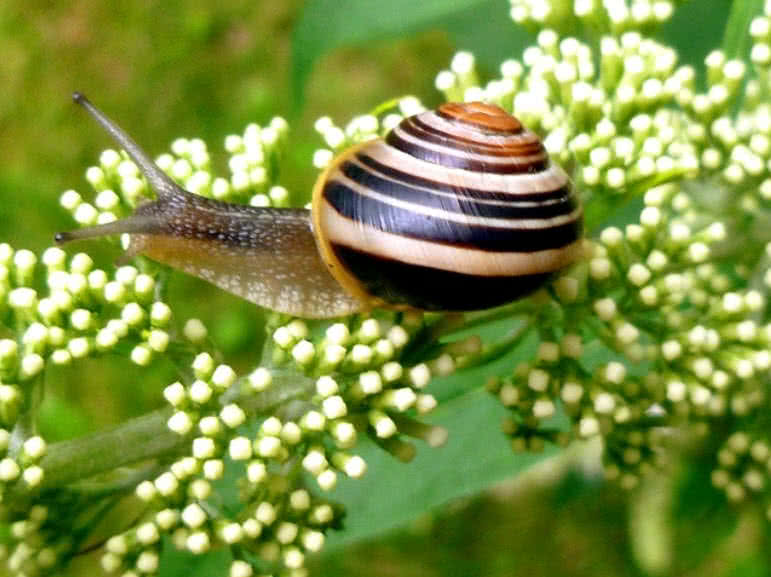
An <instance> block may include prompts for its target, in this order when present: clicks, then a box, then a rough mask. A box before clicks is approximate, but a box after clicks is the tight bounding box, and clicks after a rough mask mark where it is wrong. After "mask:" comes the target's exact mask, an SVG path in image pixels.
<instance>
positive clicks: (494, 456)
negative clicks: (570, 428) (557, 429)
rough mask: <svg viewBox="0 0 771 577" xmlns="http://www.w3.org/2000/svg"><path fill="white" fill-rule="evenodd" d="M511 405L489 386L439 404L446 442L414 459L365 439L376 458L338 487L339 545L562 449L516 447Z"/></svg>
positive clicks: (437, 416) (335, 538)
mask: <svg viewBox="0 0 771 577" xmlns="http://www.w3.org/2000/svg"><path fill="white" fill-rule="evenodd" d="M506 412H507V411H506V409H504V407H503V406H502V405H501V404H500V403H499V402H498V401H497V400H496V399H494V398H493V397H492V396H491V395H489V394H488V393H486V392H484V391H483V390H474V391H472V392H470V393H467V394H466V395H463V396H460V397H458V398H456V399H453V400H451V401H448V402H446V403H444V404H442V405H440V406H439V408H438V409H437V410H436V411H435V413H434V414H432V418H431V419H430V420H431V422H432V423H433V424H436V425H441V426H444V427H446V428H447V429H448V430H449V432H450V438H449V440H448V442H447V444H446V445H445V446H444V447H440V448H435V449H432V448H429V447H426V446H424V445H422V446H420V447H418V454H417V456H416V457H415V459H414V461H412V462H411V463H409V464H404V463H401V462H398V461H397V460H396V459H394V458H393V457H391V456H390V455H388V454H387V453H385V452H384V451H383V450H381V449H380V448H378V447H376V446H375V445H374V444H372V443H361V444H360V445H359V447H357V453H359V454H360V455H361V456H362V457H363V458H364V459H365V460H366V461H367V466H368V472H367V475H366V476H365V477H364V478H363V479H358V480H350V479H345V480H342V481H341V483H340V485H339V486H338V488H337V489H336V490H335V492H334V493H333V494H332V495H331V496H332V498H333V499H335V500H337V501H340V502H342V503H344V504H345V506H346V508H347V511H348V514H347V517H346V519H345V528H344V530H343V531H341V532H339V533H335V534H330V535H329V546H330V547H335V546H340V545H343V544H346V543H350V542H353V541H358V540H361V539H366V538H370V537H373V536H375V535H378V534H381V533H383V532H385V531H388V530H389V529H393V528H395V527H399V526H402V525H405V524H406V523H408V522H410V521H412V520H414V519H415V518H416V517H418V516H420V515H421V514H424V513H426V512H427V511H429V510H430V509H431V508H434V507H437V506H439V505H441V504H443V503H446V502H448V501H450V500H451V499H455V498H457V497H462V496H464V495H470V494H473V493H477V492H479V491H481V490H483V489H485V488H487V487H489V486H491V485H492V484H494V483H496V482H498V481H501V480H503V479H506V478H508V477H512V476H513V475H516V474H518V473H520V472H522V471H525V470H527V469H528V468H530V467H531V466H532V465H533V464H535V463H537V462H539V461H541V460H542V459H544V458H546V457H549V456H552V455H554V454H555V453H556V452H557V451H558V449H557V448H555V447H548V448H547V449H546V450H545V451H544V452H542V453H538V454H532V453H527V454H518V453H514V452H512V450H511V446H510V444H509V442H508V440H507V438H506V437H505V436H504V435H503V434H502V433H501V431H500V427H499V426H498V424H499V423H500V421H501V419H502V418H503V417H504V415H505V414H506Z"/></svg>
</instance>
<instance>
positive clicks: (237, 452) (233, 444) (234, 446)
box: [228, 437, 252, 461]
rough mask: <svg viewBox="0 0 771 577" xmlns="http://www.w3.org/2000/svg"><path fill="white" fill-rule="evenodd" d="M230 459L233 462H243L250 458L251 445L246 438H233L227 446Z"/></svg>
mask: <svg viewBox="0 0 771 577" xmlns="http://www.w3.org/2000/svg"><path fill="white" fill-rule="evenodd" d="M228 453H229V454H230V458H231V459H233V460H234V461H245V460H247V459H251V458H252V443H251V441H249V439H247V438H246V437H235V438H233V439H231V440H230V444H229V446H228Z"/></svg>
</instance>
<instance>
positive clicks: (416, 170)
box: [313, 102, 582, 310]
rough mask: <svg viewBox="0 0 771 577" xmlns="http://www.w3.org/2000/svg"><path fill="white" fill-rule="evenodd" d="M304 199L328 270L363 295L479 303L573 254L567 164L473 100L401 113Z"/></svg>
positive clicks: (513, 294) (493, 301)
mask: <svg viewBox="0 0 771 577" xmlns="http://www.w3.org/2000/svg"><path fill="white" fill-rule="evenodd" d="M313 202H314V207H313V208H314V210H313V221H314V229H315V233H316V237H317V242H318V245H319V249H320V251H321V254H322V257H323V258H324V260H325V261H326V263H327V266H328V267H329V269H330V272H331V273H332V275H333V276H334V277H335V278H336V279H337V280H338V282H340V283H341V284H342V285H343V287H344V288H346V289H347V290H348V291H349V292H351V293H352V294H353V295H354V296H356V297H358V298H360V299H362V300H365V302H370V303H372V304H380V303H382V302H387V303H391V304H397V305H398V304H403V305H405V306H407V307H416V308H421V309H427V310H472V309H482V308H489V307H492V306H496V305H499V304H503V303H506V302H509V301H511V300H514V299H516V298H518V297H522V296H524V295H526V294H528V293H530V292H532V291H533V290H535V289H537V288H538V287H540V286H541V285H542V284H543V283H544V282H545V281H546V280H547V279H548V278H549V277H550V276H551V275H552V274H553V273H554V272H555V271H558V270H560V269H562V268H564V267H565V266H567V265H568V264H570V263H571V262H573V261H574V260H576V259H577V258H578V256H579V253H580V242H581V241H580V239H581V234H582V209H581V206H580V203H579V198H578V195H577V193H576V191H575V190H574V188H573V185H572V183H571V182H570V180H569V178H568V176H567V174H565V172H564V171H563V170H562V169H561V168H560V167H558V166H557V165H555V164H552V163H551V162H550V160H549V158H548V155H547V154H546V151H545V149H544V147H543V144H542V143H541V141H540V140H539V138H538V137H537V136H536V135H535V134H534V133H533V132H530V131H529V130H527V129H526V128H524V127H523V126H522V125H521V124H520V122H519V121H518V120H517V119H516V118H514V117H513V116H511V115H509V114H508V113H506V112H505V111H504V110H503V109H501V108H498V107H497V106H493V105H489V104H484V103H480V102H472V103H462V104H458V103H448V104H444V105H442V106H441V107H439V109H437V110H435V111H428V112H424V113H421V114H418V115H415V116H412V117H410V118H406V119H405V120H403V121H402V122H401V123H400V124H399V125H398V126H397V127H396V128H394V130H392V131H391V132H390V133H389V134H388V136H387V137H386V138H385V139H384V140H373V141H369V142H366V143H364V144H362V145H360V146H358V147H355V148H353V149H351V150H349V151H347V152H345V153H344V154H343V155H341V156H340V157H339V158H338V159H336V161H335V162H334V163H333V164H332V165H331V166H330V167H329V168H328V169H327V171H326V172H325V174H323V175H322V177H321V178H320V179H319V182H318V183H317V186H316V189H315V190H314V200H313Z"/></svg>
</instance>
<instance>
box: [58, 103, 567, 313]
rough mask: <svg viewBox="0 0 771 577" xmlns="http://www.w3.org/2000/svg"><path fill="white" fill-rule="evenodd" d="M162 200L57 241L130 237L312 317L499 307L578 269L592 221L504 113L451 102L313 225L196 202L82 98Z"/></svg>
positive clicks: (370, 150) (336, 186) (344, 157)
mask: <svg viewBox="0 0 771 577" xmlns="http://www.w3.org/2000/svg"><path fill="white" fill-rule="evenodd" d="M73 99H74V100H75V102H77V103H78V104H80V105H82V106H83V107H84V108H85V109H86V110H87V111H88V112H89V113H90V114H91V115H92V116H93V117H94V118H95V119H96V120H97V121H98V122H99V123H100V124H101V125H102V126H103V127H104V129H105V130H107V132H109V133H110V135H111V136H112V137H113V139H114V140H115V141H116V142H117V143H118V144H120V145H121V146H122V147H123V148H124V149H125V150H126V152H127V153H128V154H129V156H130V157H131V158H132V160H134V162H135V163H136V164H137V165H138V166H139V168H140V169H141V171H142V173H143V174H144V175H145V177H146V178H147V180H148V181H149V183H150V185H151V186H152V188H153V189H154V190H155V192H156V194H157V196H158V198H157V200H155V201H152V202H146V203H144V204H141V205H140V206H139V207H137V209H136V211H135V213H134V214H133V215H132V216H130V217H128V218H126V219H124V220H120V221H117V222H113V223H109V224H104V225H99V226H94V227H89V228H83V229H80V230H75V231H72V232H66V233H59V234H57V235H56V240H57V241H58V242H66V241H70V240H75V239H81V238H87V237H94V236H103V235H112V234H121V233H130V234H131V237H130V238H131V242H130V246H129V253H130V254H131V255H133V254H139V253H141V254H145V255H147V256H148V257H150V258H152V259H154V260H157V261H160V262H163V263H166V264H169V265H171V266H172V267H174V268H177V269H180V270H182V271H184V272H187V273H189V274H192V275H195V276H198V277H200V278H203V279H205V280H207V281H209V282H211V283H213V284H215V285H217V286H219V287H221V288H223V289H225V290H227V291H230V292H232V293H235V294H237V295H239V296H241V297H243V298H245V299H247V300H249V301H252V302H254V303H257V304H259V305H261V306H264V307H266V308H269V309H272V310H275V311H279V312H284V313H288V314H291V315H296V316H301V317H306V318H323V317H336V316H342V315H347V314H350V313H353V312H357V311H366V310H368V309H371V308H373V307H381V306H382V307H390V308H404V309H407V308H415V309H424V310H447V311H461V310H474V309H485V308H490V307H494V306H497V305H501V304H504V303H507V302H510V301H512V300H515V299H517V298H520V297H522V296H525V295H527V294H528V293H531V292H533V291H534V290H536V289H537V288H538V287H540V286H542V285H543V284H544V283H545V282H546V281H547V280H548V278H549V277H550V276H551V275H552V274H553V273H555V272H556V271H558V270H560V269H562V268H564V267H566V266H567V265H569V264H570V263H572V262H573V261H575V260H576V259H578V258H579V256H580V253H581V232H582V210H581V206H580V203H579V198H578V195H577V193H576V191H575V190H574V188H573V185H572V184H571V182H570V180H569V178H568V176H567V175H566V174H565V172H564V171H563V170H562V169H561V168H559V167H558V166H557V165H555V164H552V163H551V162H550V161H549V158H548V156H547V154H546V151H545V149H544V147H543V145H542V143H541V142H540V140H539V139H538V137H537V136H536V135H535V134H534V133H532V132H530V131H529V130H527V129H525V128H524V127H523V126H522V125H521V124H520V122H519V121H518V120H517V119H516V118H514V117H513V116H510V115H509V114H508V113H506V112H505V111H504V110H502V109H500V108H498V107H496V106H493V105H489V104H483V103H480V102H471V103H463V104H456V103H448V104H443V105H442V106H440V107H439V108H438V109H437V110H436V111H428V112H424V113H421V114H418V115H416V116H412V117H410V118H406V119H405V120H403V121H402V122H401V124H399V126H397V127H396V128H395V129H394V130H392V131H391V132H390V133H389V134H388V135H387V136H386V138H385V139H376V140H371V141H367V142H365V143H362V144H360V145H358V146H354V147H353V148H351V149H349V150H347V151H345V152H343V153H342V154H341V155H340V156H339V157H337V158H336V159H335V160H334V161H333V162H332V163H331V165H330V166H329V167H328V168H327V169H326V170H325V171H324V172H323V173H322V174H321V176H320V177H319V179H318V181H317V183H316V185H315V187H314V190H313V205H312V210H311V211H308V210H305V209H279V208H257V207H252V206H244V205H239V204H232V203H226V202H221V201H215V200H211V199H207V198H204V197H201V196H198V195H194V194H191V193H189V192H187V191H185V190H183V189H182V188H180V187H179V186H178V185H177V184H176V183H174V182H173V181H172V180H171V178H170V177H168V176H167V175H166V174H165V173H164V172H163V171H162V170H160V169H159V168H158V167H157V166H156V165H155V164H154V163H153V162H152V160H150V158H149V157H148V156H147V155H146V154H145V153H144V152H143V151H142V150H141V149H140V148H139V146H137V144H136V143H135V142H134V141H133V140H132V139H131V138H130V137H129V136H128V135H127V134H126V133H125V132H123V131H122V130H121V129H120V128H119V127H118V126H117V125H115V124H114V123H113V122H112V121H110V120H109V119H108V118H107V117H106V116H105V115H104V114H103V113H102V112H101V111H99V110H98V109H97V108H95V107H94V106H93V105H92V104H91V103H90V102H89V101H88V100H87V99H86V98H85V97H84V96H83V95H82V94H79V93H75V94H74V95H73Z"/></svg>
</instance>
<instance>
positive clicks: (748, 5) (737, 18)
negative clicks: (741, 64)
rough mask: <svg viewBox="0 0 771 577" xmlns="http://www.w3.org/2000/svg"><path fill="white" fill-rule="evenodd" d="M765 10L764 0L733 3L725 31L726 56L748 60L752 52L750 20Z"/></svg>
mask: <svg viewBox="0 0 771 577" xmlns="http://www.w3.org/2000/svg"><path fill="white" fill-rule="evenodd" d="M762 12H763V0H741V1H740V2H732V3H731V11H730V13H729V14H728V21H727V22H726V25H725V31H724V32H723V43H722V48H723V52H724V53H725V55H726V58H729V59H730V58H738V59H739V60H745V61H746V60H747V56H748V55H749V52H750V35H749V29H750V22H752V19H753V18H755V17H756V16H760V15H761V14H762Z"/></svg>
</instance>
